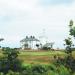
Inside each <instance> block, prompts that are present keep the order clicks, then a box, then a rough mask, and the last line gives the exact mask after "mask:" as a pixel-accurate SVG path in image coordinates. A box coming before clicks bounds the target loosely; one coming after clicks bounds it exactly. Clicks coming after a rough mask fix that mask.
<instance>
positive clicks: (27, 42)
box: [20, 36, 40, 49]
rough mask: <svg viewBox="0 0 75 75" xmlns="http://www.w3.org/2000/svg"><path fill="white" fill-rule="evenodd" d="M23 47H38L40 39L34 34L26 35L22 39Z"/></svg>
mask: <svg viewBox="0 0 75 75" xmlns="http://www.w3.org/2000/svg"><path fill="white" fill-rule="evenodd" d="M20 43H21V47H22V49H38V48H40V41H39V40H38V39H36V38H35V37H34V36H30V37H28V36H26V38H24V39H22V40H21V41H20Z"/></svg>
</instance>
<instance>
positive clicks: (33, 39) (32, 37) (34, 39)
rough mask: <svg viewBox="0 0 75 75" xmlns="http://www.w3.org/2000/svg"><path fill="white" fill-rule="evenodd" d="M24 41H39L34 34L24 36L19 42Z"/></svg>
mask: <svg viewBox="0 0 75 75" xmlns="http://www.w3.org/2000/svg"><path fill="white" fill-rule="evenodd" d="M26 41H39V40H38V39H36V38H35V37H34V36H30V37H28V36H26V38H24V39H23V40H21V41H20V42H26Z"/></svg>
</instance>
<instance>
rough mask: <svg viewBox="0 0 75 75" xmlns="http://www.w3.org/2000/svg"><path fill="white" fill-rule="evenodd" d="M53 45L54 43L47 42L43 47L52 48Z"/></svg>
mask: <svg viewBox="0 0 75 75" xmlns="http://www.w3.org/2000/svg"><path fill="white" fill-rule="evenodd" d="M53 45H54V43H46V44H44V45H43V49H52V48H53Z"/></svg>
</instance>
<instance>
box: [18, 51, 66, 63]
mask: <svg viewBox="0 0 75 75" xmlns="http://www.w3.org/2000/svg"><path fill="white" fill-rule="evenodd" d="M55 55H57V56H60V57H62V58H64V56H66V54H65V53H64V52H63V51H20V54H19V57H18V58H19V59H20V60H22V61H23V62H24V64H49V63H52V62H53V61H54V56H55Z"/></svg>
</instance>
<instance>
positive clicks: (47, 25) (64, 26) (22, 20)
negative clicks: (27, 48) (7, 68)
mask: <svg viewBox="0 0 75 75" xmlns="http://www.w3.org/2000/svg"><path fill="white" fill-rule="evenodd" d="M70 19H73V20H74V21H75V0H0V37H3V38H4V39H5V40H4V41H3V42H0V45H1V46H9V47H20V40H21V39H23V38H25V36H26V35H28V36H30V35H34V36H36V37H39V36H41V35H42V34H43V29H45V35H46V37H47V38H48V39H49V42H55V46H54V47H55V48H57V47H59V48H63V47H64V46H63V43H64V39H65V38H66V37H68V30H69V29H68V24H69V21H70Z"/></svg>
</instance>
